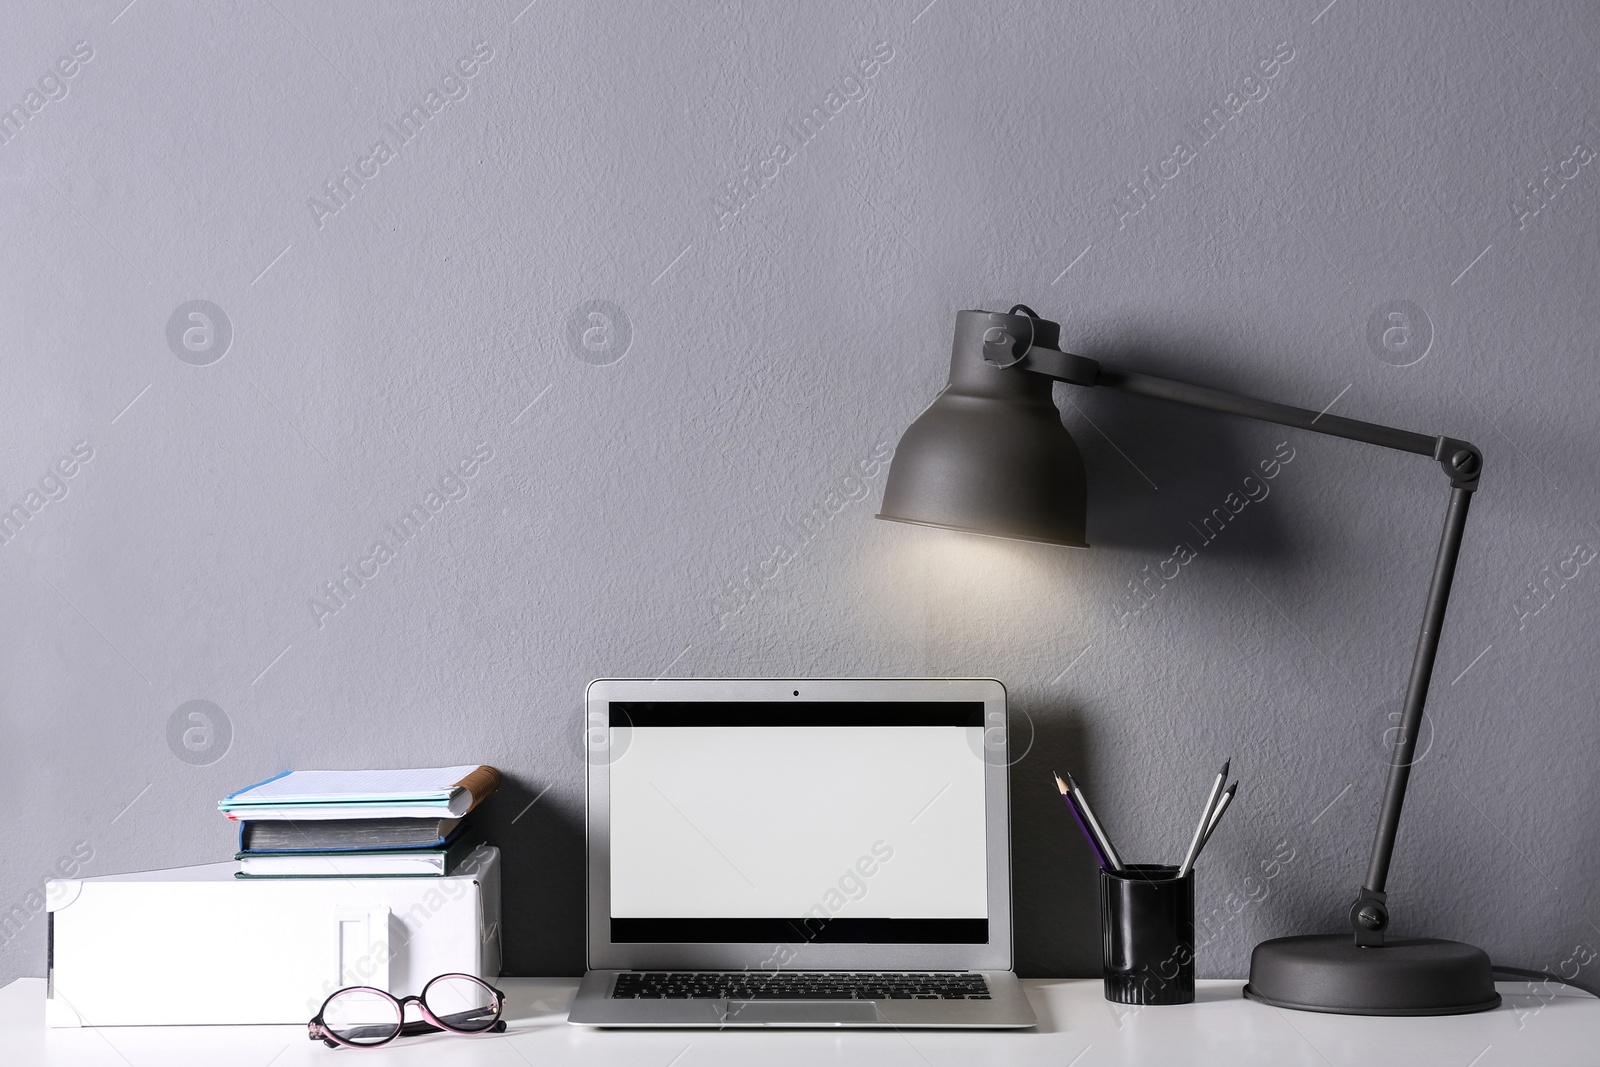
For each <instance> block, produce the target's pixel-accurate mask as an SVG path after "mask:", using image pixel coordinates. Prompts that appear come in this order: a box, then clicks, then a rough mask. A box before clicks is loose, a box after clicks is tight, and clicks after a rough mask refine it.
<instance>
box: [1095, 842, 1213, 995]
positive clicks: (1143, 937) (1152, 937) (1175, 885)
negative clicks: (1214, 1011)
mask: <svg viewBox="0 0 1600 1067" xmlns="http://www.w3.org/2000/svg"><path fill="white" fill-rule="evenodd" d="M1177 874H1178V868H1176V867H1172V866H1168V865H1166V864H1158V863H1133V864H1129V865H1127V866H1126V867H1124V868H1123V869H1122V870H1120V871H1108V870H1102V871H1101V872H1100V937H1101V945H1102V948H1103V952H1104V960H1103V964H1104V968H1105V972H1104V973H1105V984H1106V999H1107V1000H1111V1001H1115V1002H1117V1003H1118V1004H1189V1003H1192V1002H1193V1001H1194V871H1193V870H1191V871H1190V872H1189V873H1188V874H1186V875H1184V876H1183V877H1182V878H1179V877H1178V876H1177Z"/></svg>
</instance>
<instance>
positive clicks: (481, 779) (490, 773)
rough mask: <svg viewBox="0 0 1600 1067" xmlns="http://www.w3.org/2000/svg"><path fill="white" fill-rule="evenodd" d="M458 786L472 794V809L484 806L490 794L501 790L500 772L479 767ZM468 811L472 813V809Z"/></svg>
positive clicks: (458, 783) (491, 768)
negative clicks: (480, 805)
mask: <svg viewBox="0 0 1600 1067" xmlns="http://www.w3.org/2000/svg"><path fill="white" fill-rule="evenodd" d="M456 785H458V786H460V787H461V788H462V789H465V790H466V791H467V792H468V793H471V794H472V807H473V808H475V807H477V806H478V805H479V804H482V803H483V802H484V800H486V799H487V798H488V796H489V794H491V793H493V792H494V791H495V790H496V789H499V788H500V772H499V771H497V770H495V769H494V768H493V767H487V766H486V767H479V768H478V769H477V770H475V771H473V772H471V773H470V774H468V775H467V776H466V777H465V778H463V779H461V781H459V782H457V783H456ZM467 810H468V811H471V810H472V808H468V809H467Z"/></svg>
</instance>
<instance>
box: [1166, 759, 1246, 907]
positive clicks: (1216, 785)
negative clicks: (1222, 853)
mask: <svg viewBox="0 0 1600 1067" xmlns="http://www.w3.org/2000/svg"><path fill="white" fill-rule="evenodd" d="M1232 763H1233V760H1231V759H1230V760H1227V761H1225V762H1224V763H1223V764H1222V770H1220V771H1218V772H1217V780H1216V781H1215V782H1212V783H1211V792H1209V793H1207V794H1206V805H1205V807H1204V808H1202V809H1201V810H1200V822H1199V823H1198V824H1197V825H1196V826H1195V828H1194V837H1192V838H1190V839H1189V851H1188V852H1186V853H1184V856H1183V866H1181V867H1179V868H1178V877H1179V878H1182V877H1183V876H1184V875H1186V874H1188V873H1189V872H1190V871H1191V870H1192V869H1193V868H1194V861H1195V859H1196V858H1198V857H1199V855H1200V843H1201V841H1203V840H1204V838H1205V836H1206V827H1208V826H1210V825H1211V816H1212V815H1213V814H1214V813H1215V812H1216V810H1217V798H1219V797H1220V796H1222V787H1223V785H1224V784H1226V783H1227V781H1228V767H1229V765H1231V764H1232Z"/></svg>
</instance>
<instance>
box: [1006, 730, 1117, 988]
mask: <svg viewBox="0 0 1600 1067" xmlns="http://www.w3.org/2000/svg"><path fill="white" fill-rule="evenodd" d="M1018 703H1019V702H1018V701H1017V700H1015V699H1014V698H1013V700H1012V707H1013V713H1012V719H1013V721H1012V731H1013V733H1012V744H1013V745H1015V744H1017V743H1019V742H1022V741H1024V740H1025V739H1024V738H1022V737H1019V736H1018V734H1019V733H1020V732H1022V731H1024V730H1026V728H1027V727H1026V725H1025V720H1024V721H1023V722H1018V721H1017V719H1018V716H1017V715H1016V711H1015V709H1016V708H1017V705H1018ZM1028 715H1029V716H1031V717H1032V719H1033V744H1032V747H1031V748H1030V749H1029V750H1028V752H1027V755H1026V756H1024V757H1023V758H1022V759H1021V760H1019V761H1018V762H1017V763H1016V764H1015V765H1014V766H1012V768H1011V869H1012V887H1011V896H1012V902H1013V903H1012V907H1013V909H1014V915H1013V927H1014V930H1015V934H1014V936H1015V938H1016V970H1017V973H1018V974H1020V975H1022V976H1023V977H1024V978H1041V977H1050V978H1059V977H1063V976H1065V977H1068V978H1096V977H1099V975H1100V880H1099V873H1098V872H1099V867H1098V866H1097V865H1096V863H1095V858H1094V854H1093V853H1091V852H1090V851H1089V846H1088V844H1087V843H1085V842H1084V840H1083V837H1082V835H1081V834H1079V833H1078V832H1077V831H1076V829H1075V828H1074V827H1073V825H1072V822H1071V816H1070V815H1069V814H1068V813H1067V811H1066V810H1065V808H1064V807H1063V806H1062V800H1061V794H1060V793H1059V792H1057V791H1056V787H1055V783H1054V782H1053V781H1052V780H1051V778H1050V772H1051V770H1052V769H1055V770H1060V771H1061V772H1062V773H1063V774H1065V773H1066V768H1068V767H1071V768H1073V769H1074V771H1078V770H1080V769H1083V768H1088V767H1091V766H1093V765H1094V763H1095V759H1094V753H1093V752H1092V751H1090V749H1089V746H1088V744H1087V741H1086V737H1087V731H1086V730H1085V728H1084V723H1083V721H1082V718H1081V717H1080V716H1079V715H1078V714H1077V713H1076V712H1075V711H1073V710H1072V709H1070V708H1067V707H1062V706H1059V705H1052V704H1049V703H1043V704H1040V705H1038V706H1036V707H1033V708H1030V709H1028ZM1083 777H1084V788H1085V790H1086V791H1092V790H1093V788H1094V779H1093V776H1092V775H1085V776H1083Z"/></svg>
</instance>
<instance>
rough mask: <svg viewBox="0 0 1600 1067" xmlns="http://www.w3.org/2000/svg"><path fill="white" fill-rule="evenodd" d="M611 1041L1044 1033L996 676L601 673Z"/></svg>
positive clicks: (596, 993) (592, 775)
mask: <svg viewBox="0 0 1600 1067" xmlns="http://www.w3.org/2000/svg"><path fill="white" fill-rule="evenodd" d="M585 704H586V709H585V713H586V716H587V720H586V724H585V726H586V732H585V739H586V740H585V747H586V752H587V757H588V819H587V834H586V838H587V861H588V904H587V919H588V923H587V925H588V963H589V970H588V973H586V974H585V975H584V978H583V982H582V984H581V985H580V987H579V989H578V994H577V997H576V999H575V1000H574V1001H573V1005H572V1009H571V1011H570V1013H569V1014H568V1016H567V1021H568V1022H571V1023H575V1024H578V1025H583V1026H605V1027H671V1026H681V1027H744V1026H752V1027H754V1026H764V1027H961V1028H969V1027H970V1028H999V1027H1011V1028H1016V1027H1027V1026H1032V1025H1034V1023H1035V1018H1034V1013H1033V1009H1032V1008H1031V1007H1030V1006H1029V1003H1028V999H1027V996H1026V994H1025V993H1024V992H1023V990H1022V986H1021V984H1020V983H1019V982H1018V981H1017V977H1016V975H1015V974H1013V973H1012V970H1011V967H1012V941H1011V856H1010V837H1011V834H1010V820H1009V810H1008V797H1009V794H1008V791H1007V777H1008V760H1007V758H1006V692H1005V687H1004V686H1002V685H1001V684H1000V683H999V682H997V681H994V680H992V679H973V678H957V679H841V680H821V681H819V680H809V679H808V680H798V681H796V680H789V681H785V680H781V679H779V680H732V679H723V680H695V679H664V680H657V681H635V680H623V679H603V680H600V681H595V682H592V683H590V685H589V688H588V692H587V695H586V698H585Z"/></svg>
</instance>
